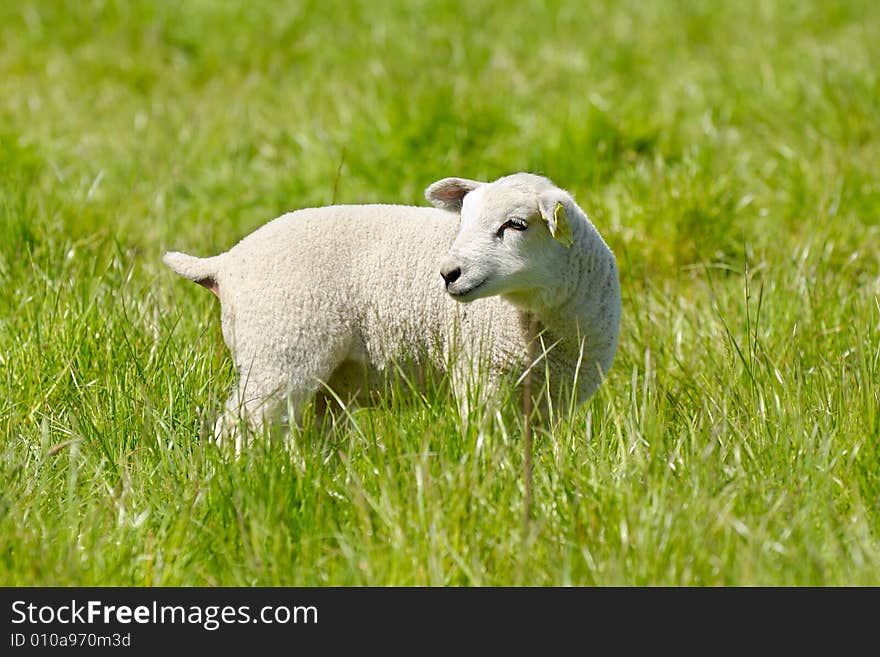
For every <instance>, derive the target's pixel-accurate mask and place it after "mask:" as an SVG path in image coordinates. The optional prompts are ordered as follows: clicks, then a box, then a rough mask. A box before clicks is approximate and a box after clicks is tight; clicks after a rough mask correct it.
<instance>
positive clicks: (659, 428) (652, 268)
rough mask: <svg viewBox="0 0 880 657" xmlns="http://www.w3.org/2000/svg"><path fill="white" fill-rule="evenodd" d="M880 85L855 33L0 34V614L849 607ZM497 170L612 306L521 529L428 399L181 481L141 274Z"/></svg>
mask: <svg viewBox="0 0 880 657" xmlns="http://www.w3.org/2000/svg"><path fill="white" fill-rule="evenodd" d="M878 64H880V8H878V6H877V5H876V3H872V2H867V1H865V2H859V1H852V2H788V1H784V0H772V1H767V2H735V3H734V2H718V3H715V2H711V3H710V2H685V1H683V0H682V1H674V0H671V1H661V0H653V1H650V2H637V1H629V2H627V1H624V2H610V1H609V2H589V3H578V2H520V3H517V4H516V6H515V7H514V6H509V5H503V4H499V3H491V2H481V1H472V2H467V3H457V2H383V3H370V2H344V3H343V2H320V3H319V2H297V3H291V2H284V3H274V2H272V3H269V2H250V3H246V2H234V1H232V0H230V1H224V2H219V1H218V2H207V1H201V0H192V1H189V2H186V3H180V2H139V1H133V2H110V1H106V2H104V1H96V0H87V1H83V2H61V1H59V2H49V1H42V2H39V1H35V2H30V1H22V2H7V3H2V4H0V226H2V230H3V236H4V239H3V240H2V242H0V284H2V290H0V359H2V360H0V371H2V372H3V374H2V377H3V381H4V390H5V395H3V396H2V398H0V431H2V448H0V449H2V457H0V479H2V480H3V481H4V482H5V483H4V486H3V487H2V490H0V583H3V584H15V585H31V584H42V585H50V584H62V585H65V584H123V585H124V584H136V585H140V584H143V585H155V584H163V585H179V584H211V585H213V584H229V585H252V584H262V585H273V584H307V585H308V584H373V585H383V584H402V585H409V584H542V585H543V584H576V585H583V584H587V585H589V584H605V585H608V584H611V585H616V584H685V585H689V584H734V585H751V584H762V585H776V584H813V585H815V584H820V585H822V584H825V585H828V584H830V585H840V584H875V585H876V584H878V583H880V575H878V573H880V542H878V530H880V463H878V458H880V449H878V441H880V414H878V385H877V381H878V374H880V339H878V333H880V331H878V329H880V301H878V299H880V228H878V210H880V179H878V170H880V139H878V137H880V83H878V73H877V71H878ZM518 170H527V171H533V172H537V173H543V174H545V175H548V176H550V177H551V178H552V179H553V180H554V181H555V182H556V183H557V184H559V185H560V186H562V187H564V188H566V189H568V190H570V191H571V192H572V193H573V194H574V195H575V196H576V198H577V200H578V201H579V203H580V205H581V206H582V207H583V208H584V209H585V210H586V211H587V213H588V214H589V215H590V217H591V218H592V220H593V221H594V223H595V224H596V225H597V227H598V228H599V230H600V231H601V232H602V233H603V235H604V236H605V238H606V240H607V241H608V242H609V244H610V245H611V247H612V248H613V249H614V251H615V253H616V254H617V256H618V261H619V264H620V268H621V282H622V286H623V290H624V320H623V327H622V329H623V330H622V334H621V343H620V351H619V354H618V358H617V361H616V363H615V365H614V367H613V369H612V371H611V375H610V378H609V380H608V382H607V383H606V385H605V386H604V387H603V388H602V390H601V391H600V393H599V394H598V395H597V396H596V397H595V398H594V400H593V401H592V402H591V403H590V404H589V405H588V407H587V408H585V409H583V411H582V412H581V413H580V414H579V415H578V416H576V417H574V418H570V419H569V420H568V421H566V422H564V423H563V424H562V425H561V426H560V427H559V428H558V429H557V431H555V432H554V434H553V435H543V436H539V437H538V439H537V442H536V445H535V449H536V454H535V460H536V470H535V476H536V480H535V493H534V494H535V521H534V523H533V525H532V526H531V527H530V528H528V529H524V528H523V526H522V523H521V512H522V493H523V491H522V480H521V476H520V471H521V458H522V456H521V442H520V440H519V438H520V436H519V432H518V429H517V427H516V426H515V424H511V425H510V426H508V427H505V426H504V425H503V424H502V426H500V427H496V428H495V429H494V430H493V431H492V432H489V433H487V434H481V435H465V436H462V435H459V434H458V433H457V432H456V431H455V409H454V405H452V404H451V403H450V400H449V399H448V398H447V397H446V396H444V394H443V393H442V392H439V391H438V392H437V393H436V394H435V395H434V396H432V397H430V398H426V399H420V398H418V397H416V396H413V395H407V394H406V393H405V391H400V390H398V391H397V393H398V394H391V395H387V396H386V398H385V399H384V400H383V401H382V402H381V403H380V404H379V405H378V406H376V407H372V408H365V409H361V410H359V411H357V412H356V413H355V414H354V415H353V416H352V417H351V418H349V420H350V421H349V422H347V423H345V422H340V423H339V424H338V425H337V426H336V427H334V428H333V429H332V430H326V431H321V430H319V429H317V428H315V427H306V429H305V431H304V432H303V434H302V435H300V436H298V437H297V440H296V442H295V446H294V448H293V452H292V453H291V452H288V451H287V450H286V449H284V447H283V446H282V445H280V444H276V442H274V441H267V442H266V443H264V444H261V445H257V446H254V447H253V449H252V450H250V451H248V452H247V453H246V454H245V455H244V456H243V457H242V458H241V459H240V460H238V461H235V462H231V463H230V462H228V461H227V460H225V459H224V458H223V457H222V455H220V454H218V453H217V452H216V450H212V449H211V448H210V447H209V446H206V444H205V440H204V438H205V431H206V427H207V426H208V425H209V423H210V421H211V417H212V415H213V413H215V412H216V411H217V409H218V408H219V405H220V403H221V402H220V400H221V399H222V398H223V397H224V396H225V392H226V390H227V389H228V387H229V385H230V383H231V382H232V380H233V379H232V370H231V367H230V365H229V363H228V359H227V355H226V351H225V347H224V346H223V344H222V340H221V337H220V332H219V318H218V313H217V307H216V303H215V302H214V299H213V297H211V296H210V295H208V294H205V292H204V290H202V289H201V288H198V287H197V286H193V285H189V284H186V283H184V282H182V281H180V280H179V279H175V278H174V277H173V276H172V275H171V274H170V273H169V272H168V271H167V270H166V269H164V268H163V266H162V265H161V262H160V256H161V253H162V252H163V250H165V249H167V248H175V249H181V250H186V251H188V252H191V253H195V254H200V255H207V254H213V253H216V252H219V251H222V250H226V249H227V248H229V247H230V246H231V245H232V244H234V243H235V242H236V241H237V240H238V239H240V238H241V237H243V236H244V235H245V234H247V233H248V232H250V231H251V230H253V229H255V228H256V227H258V226H259V225H261V224H263V223H264V222H266V221H267V220H269V219H271V218H273V217H275V216H277V215H279V214H281V213H283V212H285V211H287V210H290V209H295V208H299V207H306V206H311V205H322V204H328V203H333V202H335V203H360V202H398V203H416V204H422V203H424V201H423V199H422V190H423V189H424V187H426V186H427V185H428V184H429V183H431V182H433V181H434V180H436V179H438V178H441V177H444V176H448V175H459V176H465V177H470V178H478V179H492V178H495V177H497V176H500V175H503V174H506V173H510V172H513V171H518ZM508 410H509V411H511V412H510V413H508V417H509V416H511V415H513V412H512V409H508ZM508 429H509V430H508ZM57 445H66V446H65V447H61V448H57V449H53V446H57Z"/></svg>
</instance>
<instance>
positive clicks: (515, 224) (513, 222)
mask: <svg viewBox="0 0 880 657" xmlns="http://www.w3.org/2000/svg"><path fill="white" fill-rule="evenodd" d="M528 227H529V225H528V224H527V223H526V222H525V221H522V220H520V219H508V220H507V221H505V222H504V223H503V224H501V228H499V229H498V237H501V236H502V235H503V234H504V231H505V230H507V229H508V228H510V229H511V230H518V231H524V230H525V229H526V228H528Z"/></svg>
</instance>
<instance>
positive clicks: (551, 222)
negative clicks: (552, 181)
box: [538, 196, 574, 247]
mask: <svg viewBox="0 0 880 657" xmlns="http://www.w3.org/2000/svg"><path fill="white" fill-rule="evenodd" d="M538 206H539V207H540V209H541V218H542V219H543V220H544V221H546V222H547V228H549V229H550V234H551V235H552V236H553V239H555V240H556V241H557V242H559V243H560V244H562V246H565V247H569V246H571V245H572V244H574V237H573V236H572V234H571V224H570V223H569V222H568V215H567V214H566V212H565V206H564V205H562V202H561V201H560V200H559V199H558V198H554V197H553V196H542V197H540V198H539V199H538Z"/></svg>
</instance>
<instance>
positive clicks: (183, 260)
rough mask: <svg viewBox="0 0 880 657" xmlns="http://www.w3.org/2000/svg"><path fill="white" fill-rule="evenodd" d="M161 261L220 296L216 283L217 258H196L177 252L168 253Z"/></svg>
mask: <svg viewBox="0 0 880 657" xmlns="http://www.w3.org/2000/svg"><path fill="white" fill-rule="evenodd" d="M162 261H163V262H164V263H165V264H166V265H168V266H169V267H170V268H171V269H172V270H173V271H174V272H176V273H178V274H180V275H181V276H183V277H184V278H188V279H189V280H191V281H194V282H196V283H198V284H199V285H201V286H203V287H206V288H208V289H209V290H210V291H211V292H213V293H214V294H216V295H217V296H218V297H219V296H220V286H219V285H218V283H217V273H218V271H219V267H218V262H217V257H213V258H196V257H195V256H191V255H187V254H186V253H180V252H179V251H169V252H168V253H166V254H165V255H164V256H162Z"/></svg>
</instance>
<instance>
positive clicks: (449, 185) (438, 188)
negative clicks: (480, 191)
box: [425, 178, 485, 212]
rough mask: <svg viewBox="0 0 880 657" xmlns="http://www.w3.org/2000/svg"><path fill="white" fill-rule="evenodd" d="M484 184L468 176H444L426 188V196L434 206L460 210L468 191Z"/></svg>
mask: <svg viewBox="0 0 880 657" xmlns="http://www.w3.org/2000/svg"><path fill="white" fill-rule="evenodd" d="M484 184H485V183H481V182H479V181H477V180H468V179H467V178H444V179H443V180H438V181H437V182H435V183H434V184H433V185H431V186H430V187H428V189H426V190H425V198H426V199H428V200H429V201H430V202H431V205H433V206H434V207H437V208H442V209H444V210H452V211H454V212H458V211H459V210H461V204H462V202H463V201H464V197H465V196H466V195H467V194H468V192H472V191H474V190H475V189H476V188H477V187H479V186H480V185H484Z"/></svg>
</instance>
